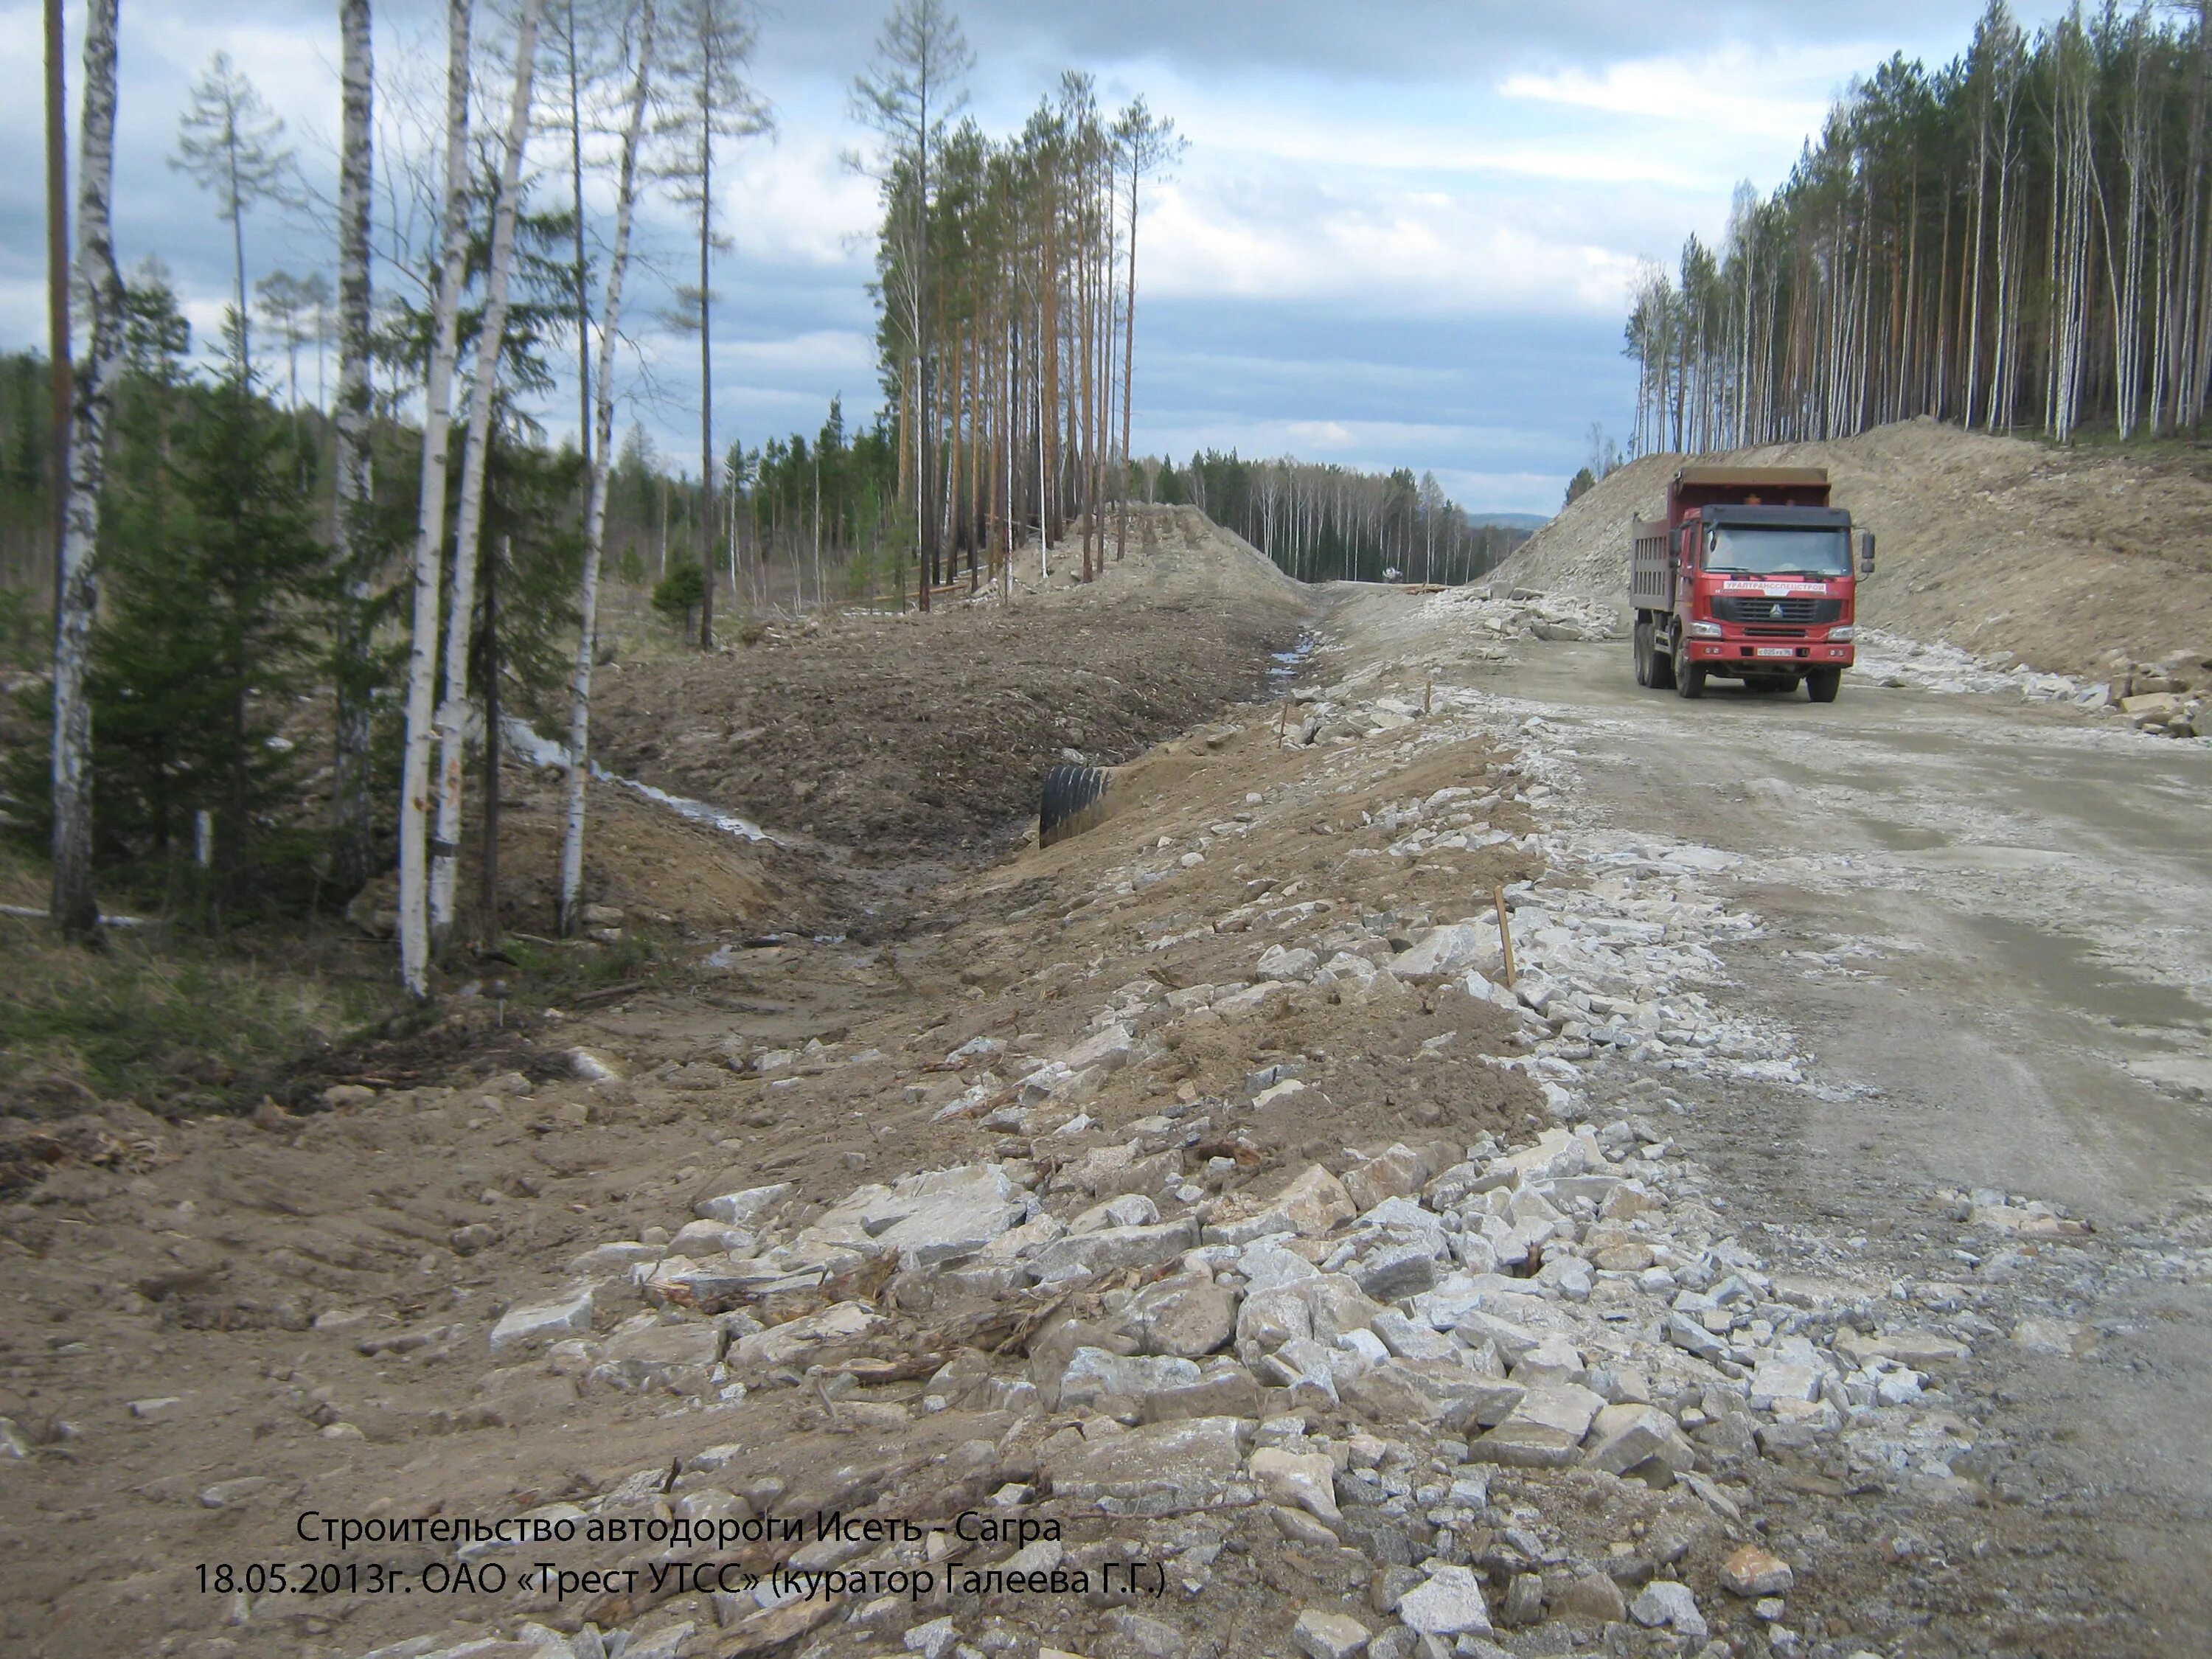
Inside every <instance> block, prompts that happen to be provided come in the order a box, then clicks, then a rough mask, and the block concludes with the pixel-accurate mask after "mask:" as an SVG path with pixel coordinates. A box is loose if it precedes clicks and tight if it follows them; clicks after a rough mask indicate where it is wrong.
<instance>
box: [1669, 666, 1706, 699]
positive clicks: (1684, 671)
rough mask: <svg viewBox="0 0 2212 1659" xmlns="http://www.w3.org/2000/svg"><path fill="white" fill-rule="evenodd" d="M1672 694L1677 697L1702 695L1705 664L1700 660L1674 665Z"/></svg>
mask: <svg viewBox="0 0 2212 1659" xmlns="http://www.w3.org/2000/svg"><path fill="white" fill-rule="evenodd" d="M1674 695H1675V696H1678V697H1702V696H1705V664H1703V663H1701V662H1684V663H1677V664H1675V665H1674Z"/></svg>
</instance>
